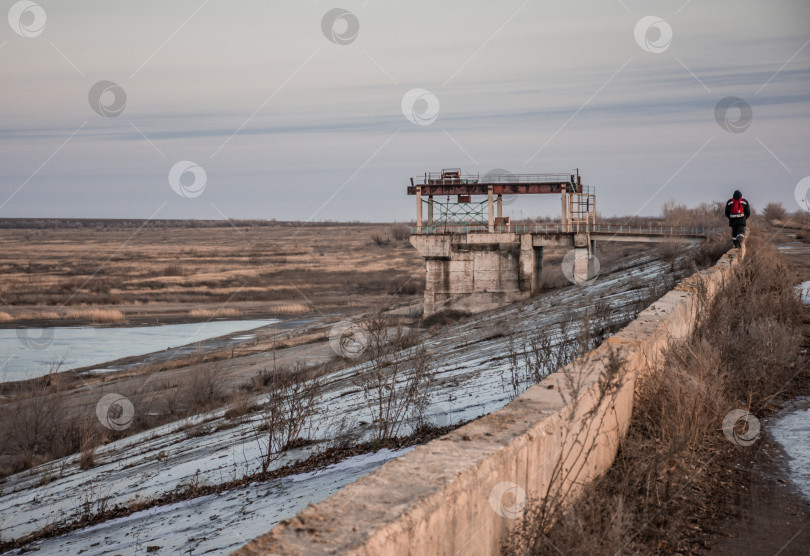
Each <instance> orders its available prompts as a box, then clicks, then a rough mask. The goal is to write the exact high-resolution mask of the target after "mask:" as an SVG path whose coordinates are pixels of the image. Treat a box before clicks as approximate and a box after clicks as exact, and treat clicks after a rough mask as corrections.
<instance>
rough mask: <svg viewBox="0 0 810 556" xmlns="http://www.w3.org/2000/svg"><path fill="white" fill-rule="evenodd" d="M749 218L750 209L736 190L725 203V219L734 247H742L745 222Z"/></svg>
mask: <svg viewBox="0 0 810 556" xmlns="http://www.w3.org/2000/svg"><path fill="white" fill-rule="evenodd" d="M750 216H751V207H750V206H749V204H748V201H746V200H745V199H744V198H743V196H742V193H740V190H739V189H738V190H737V191H735V192H734V195H733V196H732V197H731V199H729V200H728V202H727V203H726V218H728V225H729V226H731V241H733V242H734V247H737V248H740V247H742V244H743V241H745V222H746V219H748V218H749V217H750Z"/></svg>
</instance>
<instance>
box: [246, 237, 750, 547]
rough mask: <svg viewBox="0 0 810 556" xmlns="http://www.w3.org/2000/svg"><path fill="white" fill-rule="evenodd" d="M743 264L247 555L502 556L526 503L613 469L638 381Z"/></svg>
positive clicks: (715, 271) (276, 531) (718, 270)
mask: <svg viewBox="0 0 810 556" xmlns="http://www.w3.org/2000/svg"><path fill="white" fill-rule="evenodd" d="M738 256H739V255H738V252H734V253H728V254H726V255H725V256H724V257H722V258H721V259H720V261H718V263H717V264H716V265H715V266H714V267H712V268H711V269H708V270H705V271H701V272H699V273H697V274H695V275H693V276H690V277H689V278H687V279H685V280H684V281H682V282H681V283H680V284H679V285H678V286H677V287H676V288H675V289H674V290H672V291H670V292H669V293H667V294H666V295H665V296H664V297H662V298H661V299H660V300H658V301H657V302H655V303H654V304H653V305H651V306H650V307H648V308H647V309H646V310H644V311H643V312H642V313H641V314H640V315H639V317H638V318H637V319H636V320H635V321H633V322H632V323H630V324H629V325H628V326H627V327H625V328H624V329H622V330H621V331H620V332H618V333H617V334H615V335H614V336H612V337H611V338H610V339H609V340H608V341H607V342H605V343H604V344H602V345H601V346H600V347H599V348H598V349H596V350H594V351H592V352H590V353H589V354H587V355H585V356H584V357H582V358H580V359H578V360H577V361H575V362H574V363H572V364H571V365H568V366H567V367H566V368H564V369H561V370H560V371H558V372H557V373H555V374H553V375H551V376H549V377H547V378H546V379H544V380H543V381H541V382H540V383H539V384H537V385H535V386H533V387H531V388H529V389H528V390H527V391H526V392H524V393H523V394H522V395H520V396H519V397H517V398H516V399H515V400H513V401H512V402H510V403H509V404H507V405H506V406H504V407H503V408H502V409H500V410H498V411H496V412H494V413H492V414H490V415H487V416H485V417H482V418H481V419H479V420H477V421H475V422H473V423H470V424H468V425H465V426H463V427H461V428H459V429H457V430H455V431H454V432H452V433H451V434H449V435H447V436H445V437H442V438H440V439H437V440H434V441H432V442H429V443H428V444H425V445H423V446H420V447H417V448H415V449H414V450H412V451H411V452H409V453H408V454H406V455H404V456H402V457H400V458H399V459H397V460H394V461H392V462H389V463H387V464H385V465H384V466H382V467H381V468H380V469H378V470H377V471H375V472H373V473H371V474H369V475H367V476H365V477H363V478H362V479H360V480H358V481H357V482H356V483H354V484H351V485H349V486H347V487H345V488H343V489H342V490H340V491H339V492H337V493H336V494H334V495H333V496H332V497H330V498H328V499H327V500H324V501H323V502H321V503H319V504H317V505H311V506H309V507H307V508H306V509H305V510H304V511H302V512H300V513H299V514H298V515H297V516H295V517H294V518H292V519H289V520H286V521H284V522H282V523H280V524H279V525H277V526H276V527H275V528H273V529H272V530H271V531H270V532H268V533H267V534H265V535H263V536H261V537H258V538H256V539H254V540H253V541H251V542H250V543H249V544H248V545H247V546H245V547H244V548H242V549H241V550H239V551H238V552H237V553H236V554H239V555H240V556H248V555H256V554H284V555H287V554H296V555H298V554H301V555H303V554H356V555H369V556H371V555H375V556H376V555H380V554H386V555H388V554H393V555H398V554H441V555H454V554H465V555H466V554H496V553H498V551H499V547H500V544H501V542H502V541H503V540H504V538H505V537H506V536H507V535H508V533H509V530H510V528H511V527H513V526H514V525H515V524H516V523H517V521H516V519H517V518H519V517H520V514H521V510H522V508H523V506H524V504H525V500H526V493H528V497H530V498H537V497H543V496H546V495H548V493H549V492H552V493H561V492H563V493H565V495H566V496H575V495H576V493H577V491H578V489H579V488H580V485H581V484H583V483H585V482H587V481H588V480H589V479H591V478H593V477H596V476H598V475H600V474H602V473H604V472H605V471H606V470H607V469H608V468H609V467H610V465H611V463H612V461H613V459H614V457H615V456H616V452H617V447H618V442H619V439H620V437H621V436H622V435H623V434H624V433H625V432H626V430H627V427H628V425H629V421H630V416H631V412H632V408H633V386H634V382H635V378H636V376H637V375H638V373H640V372H643V371H644V369H646V368H648V367H649V365H651V364H654V363H655V362H657V361H658V359H659V358H660V356H661V350H662V348H664V347H665V346H666V345H667V343H668V342H669V341H670V340H672V339H677V338H682V337H684V336H686V335H687V334H689V333H690V332H691V331H692V329H693V328H694V326H695V320H696V314H697V312H698V310H699V309H700V308H701V307H703V306H705V302H706V301H707V300H709V299H711V297H712V296H713V295H714V294H715V293H716V292H717V291H718V289H719V288H720V287H721V286H722V285H723V283H724V281H725V280H726V279H727V277H728V276H729V274H730V272H731V270H732V268H733V266H734V265H735V264H736V263H737V262H738ZM617 362H618V363H619V364H620V369H621V379H620V380H619V381H618V386H617V388H616V389H615V391H614V395H611V396H605V395H604V394H603V393H604V390H605V389H604V387H603V384H604V376H605V374H606V373H607V372H608V370H609V368H610V367H611V365H612V368H614V369H615V368H616V363H617ZM552 495H553V494H552ZM555 499H556V498H555Z"/></svg>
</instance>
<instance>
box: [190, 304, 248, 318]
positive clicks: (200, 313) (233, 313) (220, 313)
mask: <svg viewBox="0 0 810 556" xmlns="http://www.w3.org/2000/svg"><path fill="white" fill-rule="evenodd" d="M188 314H189V315H191V316H192V317H206V318H213V317H238V316H240V315H241V314H242V311H240V310H239V309H234V308H232V307H221V308H219V309H192V310H191V311H189V312H188Z"/></svg>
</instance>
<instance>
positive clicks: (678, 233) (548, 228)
mask: <svg viewBox="0 0 810 556" xmlns="http://www.w3.org/2000/svg"><path fill="white" fill-rule="evenodd" d="M723 230H724V228H716V227H708V226H695V227H688V226H616V225H608V226H588V228H587V229H585V227H584V226H580V228H579V229H578V230H577V229H575V228H572V229H570V230H569V229H567V228H566V227H565V226H562V225H560V224H538V225H535V226H495V232H497V233H513V234H568V233H586V232H587V233H592V234H615V235H636V236H672V237H707V236H710V235H713V234H716V233H722V231H723ZM488 231H489V228H488V226H487V225H486V224H483V225H482V224H472V225H469V224H467V225H465V224H442V225H431V226H422V228H421V231H420V232H417V231H416V228H411V234H417V233H418V234H421V235H443V234H469V233H488Z"/></svg>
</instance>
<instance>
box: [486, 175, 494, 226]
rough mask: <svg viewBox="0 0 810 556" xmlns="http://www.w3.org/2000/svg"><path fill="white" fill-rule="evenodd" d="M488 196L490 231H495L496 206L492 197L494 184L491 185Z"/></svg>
mask: <svg viewBox="0 0 810 556" xmlns="http://www.w3.org/2000/svg"><path fill="white" fill-rule="evenodd" d="M487 198H488V200H489V203H488V205H489V233H494V232H495V206H494V203H493V199H492V186H491V185H490V186H489V191H488V192H487Z"/></svg>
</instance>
